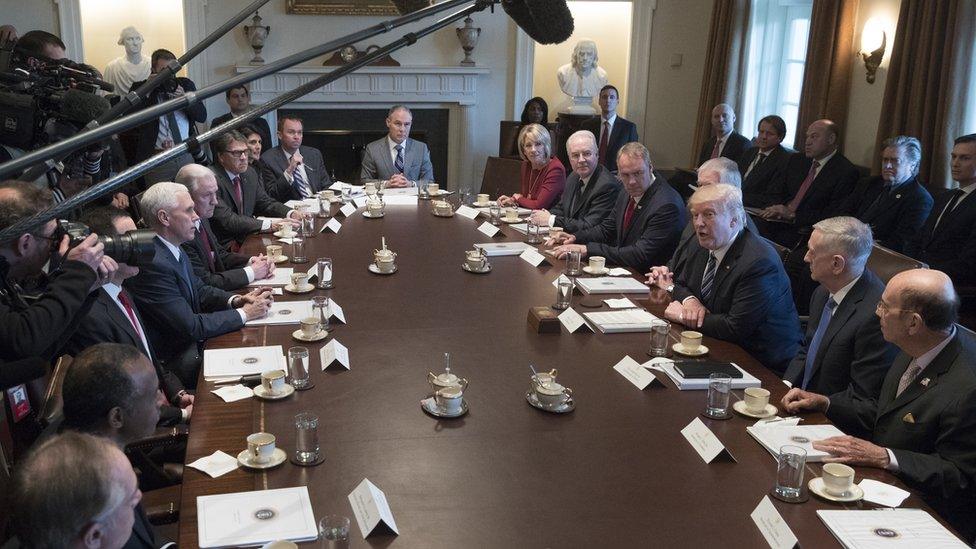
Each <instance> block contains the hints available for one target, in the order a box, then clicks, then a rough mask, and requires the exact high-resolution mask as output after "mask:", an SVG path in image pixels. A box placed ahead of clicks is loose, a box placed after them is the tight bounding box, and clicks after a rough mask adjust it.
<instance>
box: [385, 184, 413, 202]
mask: <svg viewBox="0 0 976 549" xmlns="http://www.w3.org/2000/svg"><path fill="white" fill-rule="evenodd" d="M391 196H417V187H387V188H385V189H383V200H387V199H388V198H389V197H391ZM416 203H417V201H416V200H414V204H416Z"/></svg>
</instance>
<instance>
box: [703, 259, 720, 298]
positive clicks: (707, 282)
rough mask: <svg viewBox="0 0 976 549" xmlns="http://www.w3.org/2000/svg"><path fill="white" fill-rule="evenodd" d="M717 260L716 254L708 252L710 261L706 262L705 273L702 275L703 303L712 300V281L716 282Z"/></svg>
mask: <svg viewBox="0 0 976 549" xmlns="http://www.w3.org/2000/svg"><path fill="white" fill-rule="evenodd" d="M717 263H718V262H717V261H715V254H713V253H712V252H708V263H706V264H705V274H704V275H702V285H701V295H702V303H703V304H704V303H708V302H710V301H711V300H712V283H713V282H715V271H716V270H717V267H718V265H717Z"/></svg>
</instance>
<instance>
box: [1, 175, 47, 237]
mask: <svg viewBox="0 0 976 549" xmlns="http://www.w3.org/2000/svg"><path fill="white" fill-rule="evenodd" d="M4 189H10V190H13V191H14V193H16V194H15V196H11V195H13V194H14V193H5V192H2V191H3V190H4ZM3 195H8V197H7V198H6V199H0V229H6V228H7V227H10V226H11V225H13V224H14V223H17V222H18V221H20V220H22V219H26V218H28V217H31V216H32V215H34V214H36V213H37V212H39V211H41V210H44V209H46V208H47V207H49V206H50V205H51V204H52V203H53V202H54V195H52V194H51V191H50V189H46V188H43V187H36V186H34V185H33V184H31V183H27V182H24V181H17V180H14V179H11V180H8V181H4V182H2V183H0V196H3Z"/></svg>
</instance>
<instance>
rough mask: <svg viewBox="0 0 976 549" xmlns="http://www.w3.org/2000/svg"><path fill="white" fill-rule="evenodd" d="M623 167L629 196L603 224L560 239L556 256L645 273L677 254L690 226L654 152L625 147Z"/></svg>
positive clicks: (633, 145)
mask: <svg viewBox="0 0 976 549" xmlns="http://www.w3.org/2000/svg"><path fill="white" fill-rule="evenodd" d="M617 165H618V166H619V167H620V171H619V172H618V175H619V177H620V180H621V181H623V185H624V191H625V192H622V193H620V194H619V196H618V197H617V202H616V204H614V207H613V212H612V213H611V214H610V215H609V216H607V217H606V218H605V219H604V220H603V222H602V223H600V224H599V225H596V226H593V227H590V228H588V229H582V230H580V231H577V232H576V233H574V234H568V233H565V232H561V233H559V234H558V235H556V237H555V238H554V239H553V240H554V241H555V242H559V243H560V245H559V246H557V247H556V248H554V249H553V253H555V254H556V257H559V258H562V257H564V256H565V255H566V254H568V253H569V252H571V251H578V252H580V253H581V254H582V255H583V257H586V256H588V255H589V256H603V257H605V258H606V260H607V263H610V264H615V265H621V266H624V267H630V268H631V269H634V270H637V271H643V270H645V269H647V268H648V267H649V266H651V265H654V264H655V263H657V262H659V261H663V260H665V259H666V258H667V257H669V256H670V255H671V253H672V252H674V248H675V246H677V244H678V238H679V237H680V236H681V229H682V228H684V226H685V209H684V204H682V202H681V197H680V196H679V195H678V192H677V191H675V190H674V189H673V188H672V187H671V185H669V184H668V182H667V181H666V180H665V179H664V177H663V176H660V175H655V174H654V166H653V165H652V164H651V156H650V153H649V152H648V151H647V148H645V147H644V145H641V144H640V143H627V144H626V145H624V146H623V148H621V149H620V152H618V153H617ZM577 243H578V244H577Z"/></svg>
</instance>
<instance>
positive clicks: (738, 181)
mask: <svg viewBox="0 0 976 549" xmlns="http://www.w3.org/2000/svg"><path fill="white" fill-rule="evenodd" d="M697 173H698V182H697V186H698V188H699V189H700V188H702V187H707V186H709V185H719V184H723V185H732V186H733V187H735V188H737V189H738V188H741V186H742V176H741V175H740V174H739V168H738V164H736V163H735V162H733V161H732V160H731V159H729V158H725V157H724V156H720V157H718V158H712V159H711V160H706V161H705V163H704V164H702V165H701V166H698V170H697ZM745 220H746V221H745V227H746V229H748V230H750V231H752V233H753V234H756V235H758V234H759V229H757V228H756V224H755V222H753V221H752V218H751V217H749V216H748V215H746V216H745ZM696 242H697V238H696V237H695V222H694V220H692V219H690V218H689V219H688V224H687V225H685V230H684V231H683V232H682V233H681V240H679V241H678V248H677V249H676V250H675V251H674V253H675V255H678V254H680V253H682V250H684V249H685V247H686V246H688V244H689V243H696Z"/></svg>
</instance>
